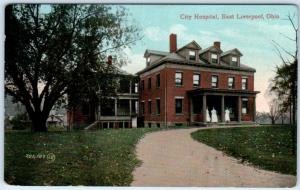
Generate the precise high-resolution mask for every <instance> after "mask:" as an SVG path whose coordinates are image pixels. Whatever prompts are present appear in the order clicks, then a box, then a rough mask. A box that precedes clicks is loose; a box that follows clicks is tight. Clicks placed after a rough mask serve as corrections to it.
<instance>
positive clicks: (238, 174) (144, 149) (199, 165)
mask: <svg viewBox="0 0 300 190" xmlns="http://www.w3.org/2000/svg"><path fill="white" fill-rule="evenodd" d="M198 129H199V128H192V129H178V130H168V131H160V132H154V133H150V134H148V135H146V136H145V137H144V138H143V139H141V141H140V142H139V143H138V145H137V149H136V150H137V156H138V159H140V160H142V161H143V163H142V165H141V166H140V167H138V168H136V169H135V171H134V172H133V176H134V181H133V182H132V184H131V185H132V186H202V187H291V186H294V185H295V183H296V177H295V176H292V175H283V174H278V173H275V172H270V171H265V170H261V169H256V168H254V167H251V166H247V165H243V164H241V163H239V162H238V160H236V159H235V158H232V157H229V156H226V155H224V154H223V153H222V152H221V151H217V150H216V149H214V148H211V147H209V146H207V145H205V144H202V143H199V142H197V141H195V140H193V139H192V137H191V136H190V133H191V132H193V131H196V130H198Z"/></svg>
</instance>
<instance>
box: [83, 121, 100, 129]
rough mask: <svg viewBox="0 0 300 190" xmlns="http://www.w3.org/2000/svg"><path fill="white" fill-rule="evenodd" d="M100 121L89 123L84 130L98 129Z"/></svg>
mask: <svg viewBox="0 0 300 190" xmlns="http://www.w3.org/2000/svg"><path fill="white" fill-rule="evenodd" d="M98 122H99V121H95V122H94V123H92V124H90V125H88V126H87V127H86V128H84V130H96V129H97V128H98Z"/></svg>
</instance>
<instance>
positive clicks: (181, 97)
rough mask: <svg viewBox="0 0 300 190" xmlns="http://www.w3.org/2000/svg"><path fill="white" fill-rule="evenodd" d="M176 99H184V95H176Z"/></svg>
mask: <svg viewBox="0 0 300 190" xmlns="http://www.w3.org/2000/svg"><path fill="white" fill-rule="evenodd" d="M174 99H184V97H183V96H175V97H174Z"/></svg>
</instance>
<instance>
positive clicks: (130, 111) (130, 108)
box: [129, 99, 132, 116]
mask: <svg viewBox="0 0 300 190" xmlns="http://www.w3.org/2000/svg"><path fill="white" fill-rule="evenodd" d="M131 103H132V102H131V99H129V115H130V116H131V113H132V105H131Z"/></svg>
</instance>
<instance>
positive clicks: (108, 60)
mask: <svg viewBox="0 0 300 190" xmlns="http://www.w3.org/2000/svg"><path fill="white" fill-rule="evenodd" d="M107 64H108V65H111V64H112V56H111V55H109V56H108V57H107Z"/></svg>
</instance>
